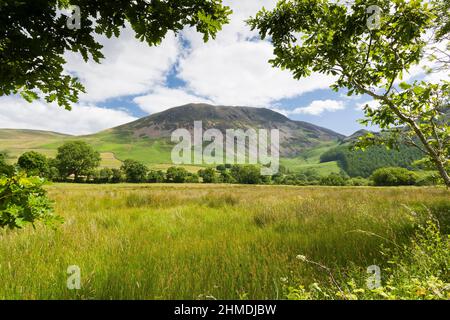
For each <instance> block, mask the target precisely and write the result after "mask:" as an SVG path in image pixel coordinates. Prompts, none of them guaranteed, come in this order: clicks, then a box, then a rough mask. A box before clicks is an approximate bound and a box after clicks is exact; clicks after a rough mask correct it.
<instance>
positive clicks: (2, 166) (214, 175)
mask: <svg viewBox="0 0 450 320" xmlns="http://www.w3.org/2000/svg"><path fill="white" fill-rule="evenodd" d="M6 158H7V155H6V154H5V153H0V175H1V174H2V172H3V174H4V175H8V174H11V173H13V172H14V171H22V172H25V173H26V174H27V175H28V176H39V177H42V178H46V179H47V180H50V181H56V182H64V181H70V182H77V183H122V182H128V183H201V182H202V183H236V184H272V185H297V186H307V185H323V186H368V185H375V186H399V185H437V184H440V183H442V181H441V180H442V179H440V177H439V174H438V173H437V172H434V171H428V172H426V173H425V174H421V175H419V174H418V173H416V172H414V171H410V170H408V169H406V168H401V167H383V168H378V169H377V170H375V171H373V173H372V174H371V175H370V176H369V177H361V176H356V177H355V176H353V177H351V176H349V175H348V174H347V173H346V172H345V171H344V170H342V171H341V173H331V174H329V175H326V176H323V175H320V174H319V173H318V172H317V171H316V170H314V169H308V170H304V171H302V172H296V173H292V172H289V171H288V170H286V168H284V167H283V166H281V167H280V171H279V173H277V174H276V175H273V176H262V175H261V174H260V168H259V167H258V166H256V165H231V164H224V165H218V166H217V167H215V168H214V167H208V168H203V169H201V170H199V171H198V172H197V173H192V172H189V171H187V170H186V169H185V168H183V167H175V166H174V167H170V168H168V169H167V170H166V171H165V172H164V171H162V170H151V169H149V168H148V167H147V166H146V165H145V164H143V163H141V162H139V161H136V160H132V159H127V160H125V161H123V163H122V166H121V167H120V168H99V165H100V154H99V153H98V152H97V151H95V150H94V149H93V148H92V146H90V145H88V144H87V143H86V142H83V141H73V142H68V143H66V144H64V145H63V146H61V147H60V148H58V153H57V155H56V157H55V158H54V159H51V158H47V157H46V156H45V155H43V154H40V153H38V152H35V151H29V152H25V153H24V154H22V155H21V156H20V157H19V159H18V161H17V165H16V166H11V165H7V164H6V160H5V159H6Z"/></svg>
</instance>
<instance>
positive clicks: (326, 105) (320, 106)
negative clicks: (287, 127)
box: [290, 100, 345, 116]
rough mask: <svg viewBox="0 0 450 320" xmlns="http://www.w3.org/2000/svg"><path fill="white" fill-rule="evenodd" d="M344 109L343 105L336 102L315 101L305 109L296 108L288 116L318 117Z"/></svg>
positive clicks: (340, 102)
mask: <svg viewBox="0 0 450 320" xmlns="http://www.w3.org/2000/svg"><path fill="white" fill-rule="evenodd" d="M343 109H345V104H344V102H342V101H337V100H315V101H313V102H311V104H310V105H309V106H307V107H302V108H296V109H294V110H293V111H291V112H290V114H309V115H313V116H318V115H321V114H322V113H324V112H325V111H328V112H334V111H338V110H343Z"/></svg>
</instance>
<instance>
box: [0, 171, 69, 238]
mask: <svg viewBox="0 0 450 320" xmlns="http://www.w3.org/2000/svg"><path fill="white" fill-rule="evenodd" d="M43 184H44V179H42V178H39V177H27V176H26V174H24V173H21V174H19V175H13V176H12V177H3V178H0V228H10V229H20V228H23V227H24V226H25V225H26V224H27V223H31V224H33V225H34V223H35V222H37V221H42V222H43V223H45V224H47V225H51V226H54V225H55V223H56V222H61V221H62V219H61V218H60V217H57V216H55V215H54V214H53V207H52V203H51V201H50V200H49V199H48V198H47V195H46V192H45V190H44V189H43V188H42V186H43Z"/></svg>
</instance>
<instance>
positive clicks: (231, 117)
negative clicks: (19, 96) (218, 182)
mask: <svg viewBox="0 0 450 320" xmlns="http://www.w3.org/2000/svg"><path fill="white" fill-rule="evenodd" d="M199 120H201V121H202V122H203V129H204V130H207V129H210V128H217V129H220V130H222V131H223V132H225V130H226V129H248V128H254V129H261V128H264V129H279V130H280V133H281V134H280V143H281V148H280V151H281V152H280V153H281V157H282V158H281V164H283V165H285V166H286V167H288V168H290V169H292V170H295V171H297V170H303V169H308V168H315V169H317V170H319V171H323V172H324V173H329V172H335V171H339V168H338V166H337V164H336V163H324V164H320V163H319V161H318V158H319V155H320V153H322V152H324V151H326V150H327V149H329V148H332V147H334V146H337V145H338V144H339V141H340V140H341V139H343V138H344V136H343V135H340V134H338V133H336V132H333V131H331V130H328V129H325V128H321V127H318V126H315V125H313V124H310V123H307V122H301V121H293V120H290V119H288V118H287V117H285V116H283V115H281V114H279V113H277V112H274V111H271V110H268V109H262V108H246V107H225V106H210V105H205V104H189V105H185V106H181V107H176V108H172V109H169V110H166V111H164V112H161V113H158V114H154V115H151V116H148V117H145V118H142V119H139V120H137V121H134V122H131V123H128V124H125V125H122V126H119V127H116V128H112V129H108V130H105V131H102V132H99V133H96V134H92V135H87V136H68V135H62V134H57V133H51V132H42V131H35V130H6V129H5V130H1V129H0V150H7V151H9V153H10V155H11V161H14V160H15V159H17V157H18V156H20V154H22V153H23V152H26V151H29V150H36V151H39V152H42V153H44V154H46V155H47V156H52V157H53V156H54V155H55V154H56V149H57V148H58V147H59V146H61V145H62V144H63V143H64V142H66V141H70V140H83V141H86V142H87V143H89V144H91V145H92V146H93V147H94V148H95V149H96V150H97V151H99V152H100V153H101V155H102V160H103V161H102V166H105V167H118V166H120V163H121V162H120V161H123V160H125V159H128V158H131V159H135V160H138V161H141V162H143V163H145V164H147V165H149V166H150V167H152V168H161V169H164V168H167V167H168V166H169V165H171V158H170V154H171V151H172V148H173V143H171V142H170V135H171V132H172V131H173V130H175V129H178V128H186V129H188V130H191V131H192V129H193V125H194V121H199ZM314 150H317V152H316V151H314ZM188 169H189V168H188ZM190 169H192V170H193V169H194V168H190Z"/></svg>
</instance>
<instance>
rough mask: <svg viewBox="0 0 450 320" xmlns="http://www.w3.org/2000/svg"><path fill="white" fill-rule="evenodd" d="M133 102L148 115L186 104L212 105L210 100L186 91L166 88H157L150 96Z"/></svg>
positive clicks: (138, 98)
mask: <svg viewBox="0 0 450 320" xmlns="http://www.w3.org/2000/svg"><path fill="white" fill-rule="evenodd" d="M133 101H134V102H135V103H137V104H138V105H139V107H140V108H141V109H142V110H144V111H146V112H148V113H156V112H161V111H164V110H166V109H169V108H172V107H177V106H180V105H183V104H186V103H212V102H211V100H209V99H205V98H201V97H198V96H195V95H193V94H190V93H188V92H186V91H185V90H182V89H170V88H165V87H157V88H155V89H154V90H152V91H151V92H150V93H149V94H148V95H145V96H140V97H136V98H135V99H134V100H133Z"/></svg>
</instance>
